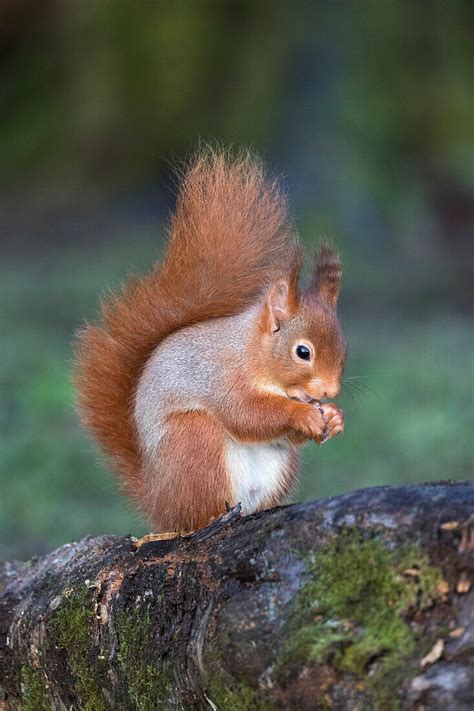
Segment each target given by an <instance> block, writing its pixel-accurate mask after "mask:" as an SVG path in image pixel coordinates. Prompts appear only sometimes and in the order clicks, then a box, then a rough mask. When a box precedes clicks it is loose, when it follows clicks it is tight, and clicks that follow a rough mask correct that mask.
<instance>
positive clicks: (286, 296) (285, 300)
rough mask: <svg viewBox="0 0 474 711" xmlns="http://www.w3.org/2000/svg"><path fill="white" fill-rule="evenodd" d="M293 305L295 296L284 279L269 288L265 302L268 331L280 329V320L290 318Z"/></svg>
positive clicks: (274, 331)
mask: <svg viewBox="0 0 474 711" xmlns="http://www.w3.org/2000/svg"><path fill="white" fill-rule="evenodd" d="M294 307H295V297H294V294H293V293H292V289H291V287H290V285H289V283H288V282H287V281H286V279H280V280H279V281H277V282H276V283H275V284H273V286H272V287H271V288H270V290H269V292H268V295H267V301H266V304H265V309H266V315H267V323H268V329H269V331H270V333H276V332H277V331H279V330H280V326H281V323H282V321H286V319H288V318H290V317H291V316H292V314H293V311H294Z"/></svg>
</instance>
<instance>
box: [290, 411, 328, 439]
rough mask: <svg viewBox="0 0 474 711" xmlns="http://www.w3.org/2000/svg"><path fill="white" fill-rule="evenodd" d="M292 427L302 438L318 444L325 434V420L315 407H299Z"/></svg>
mask: <svg viewBox="0 0 474 711" xmlns="http://www.w3.org/2000/svg"><path fill="white" fill-rule="evenodd" d="M292 425H293V429H294V430H295V431H296V432H297V433H301V435H303V438H306V439H314V440H315V441H316V442H318V444H320V443H321V442H322V439H323V437H324V436H325V434H326V420H325V418H324V415H323V413H322V411H321V410H320V409H319V408H318V407H317V406H316V405H299V406H298V409H297V411H296V413H295V416H294V421H293V423H292Z"/></svg>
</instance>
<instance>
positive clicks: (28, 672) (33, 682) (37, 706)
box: [21, 665, 50, 711]
mask: <svg viewBox="0 0 474 711" xmlns="http://www.w3.org/2000/svg"><path fill="white" fill-rule="evenodd" d="M21 692H22V703H21V708H22V711H49V709H50V705H49V704H48V700H47V696H46V692H45V688H44V684H43V681H42V679H41V677H40V675H39V674H38V672H35V671H33V669H31V667H29V666H26V665H23V666H22V668H21Z"/></svg>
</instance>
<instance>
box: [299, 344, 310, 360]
mask: <svg viewBox="0 0 474 711" xmlns="http://www.w3.org/2000/svg"><path fill="white" fill-rule="evenodd" d="M296 355H297V356H298V358H301V359H302V360H309V359H310V356H311V353H310V351H309V348H307V347H306V346H296Z"/></svg>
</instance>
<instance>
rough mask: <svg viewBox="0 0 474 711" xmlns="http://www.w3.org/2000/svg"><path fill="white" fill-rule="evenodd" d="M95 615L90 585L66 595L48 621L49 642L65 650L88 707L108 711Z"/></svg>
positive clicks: (82, 699)
mask: <svg viewBox="0 0 474 711" xmlns="http://www.w3.org/2000/svg"><path fill="white" fill-rule="evenodd" d="M92 618H93V610H92V603H91V599H90V593H89V590H88V589H87V587H84V589H83V590H80V591H78V592H76V593H75V594H73V595H71V596H70V597H65V598H64V600H63V602H62V604H61V605H60V607H59V608H58V609H57V610H56V612H55V613H54V616H53V618H52V619H51V621H50V623H49V624H48V642H49V644H50V645H54V646H55V647H56V648H59V649H60V650H62V651H63V652H64V654H65V656H66V658H67V661H68V666H69V668H70V670H71V672H72V673H73V675H74V677H75V690H76V692H77V694H78V696H79V697H80V699H81V701H82V706H81V708H82V709H84V711H105V709H107V704H106V703H105V701H104V698H103V695H102V691H101V688H102V684H101V679H102V677H103V670H102V669H101V664H100V661H99V659H98V657H97V655H96V654H95V652H94V646H93V642H92V640H91V638H90V625H91V622H92Z"/></svg>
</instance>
